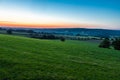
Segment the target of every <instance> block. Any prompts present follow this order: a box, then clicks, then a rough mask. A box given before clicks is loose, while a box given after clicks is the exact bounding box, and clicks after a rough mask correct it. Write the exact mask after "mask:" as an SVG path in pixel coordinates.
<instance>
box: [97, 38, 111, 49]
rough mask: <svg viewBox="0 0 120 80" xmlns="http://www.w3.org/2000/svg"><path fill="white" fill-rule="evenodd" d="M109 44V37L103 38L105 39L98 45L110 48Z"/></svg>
mask: <svg viewBox="0 0 120 80" xmlns="http://www.w3.org/2000/svg"><path fill="white" fill-rule="evenodd" d="M110 45H111V43H110V40H109V38H105V39H104V40H103V41H102V42H101V43H100V45H99V47H101V48H110Z"/></svg>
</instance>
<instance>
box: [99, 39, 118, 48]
mask: <svg viewBox="0 0 120 80" xmlns="http://www.w3.org/2000/svg"><path fill="white" fill-rule="evenodd" d="M111 46H112V47H113V48H114V49H115V50H120V38H115V39H112V40H110V39H109V38H105V39H104V40H103V41H102V42H101V43H100V45H99V47H101V48H110V47H111Z"/></svg>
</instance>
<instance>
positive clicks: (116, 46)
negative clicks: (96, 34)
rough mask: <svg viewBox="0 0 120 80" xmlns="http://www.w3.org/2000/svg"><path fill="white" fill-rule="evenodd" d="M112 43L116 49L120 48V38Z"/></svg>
mask: <svg viewBox="0 0 120 80" xmlns="http://www.w3.org/2000/svg"><path fill="white" fill-rule="evenodd" d="M112 45H113V47H114V49H115V50H120V39H116V40H114V41H113V42H112Z"/></svg>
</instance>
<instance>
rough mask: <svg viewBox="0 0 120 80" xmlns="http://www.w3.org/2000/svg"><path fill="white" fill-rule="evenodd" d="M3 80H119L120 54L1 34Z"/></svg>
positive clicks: (86, 44) (80, 44)
mask: <svg viewBox="0 0 120 80" xmlns="http://www.w3.org/2000/svg"><path fill="white" fill-rule="evenodd" d="M0 80H120V51H117V50H113V49H103V48H99V47H98V44H96V43H90V42H84V41H75V40H66V41H65V42H61V41H59V40H41V39H32V38H26V37H18V36H10V35H0Z"/></svg>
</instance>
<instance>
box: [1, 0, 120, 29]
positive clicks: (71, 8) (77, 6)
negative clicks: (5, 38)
mask: <svg viewBox="0 0 120 80" xmlns="http://www.w3.org/2000/svg"><path fill="white" fill-rule="evenodd" d="M119 4H120V0H0V26H10V27H11V26H14V27H33V28H71V27H72V28H100V29H120V5H119Z"/></svg>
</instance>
